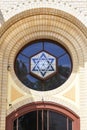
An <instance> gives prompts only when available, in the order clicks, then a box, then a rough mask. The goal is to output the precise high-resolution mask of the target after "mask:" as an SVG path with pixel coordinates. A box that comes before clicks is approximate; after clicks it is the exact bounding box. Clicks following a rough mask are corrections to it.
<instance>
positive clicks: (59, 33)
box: [0, 8, 87, 129]
mask: <svg viewBox="0 0 87 130" xmlns="http://www.w3.org/2000/svg"><path fill="white" fill-rule="evenodd" d="M86 37H87V30H86V28H85V27H84V25H83V24H82V23H81V22H80V21H78V20H77V19H76V18H75V17H73V16H71V15H69V14H67V13H65V12H62V11H59V10H56V9H46V8H44V9H43V8H41V9H32V10H29V11H25V12H23V13H20V14H18V15H16V16H15V17H13V18H12V19H10V20H9V21H7V22H6V23H5V24H4V25H3V26H2V28H1V29H0V62H1V64H0V67H1V68H0V73H1V78H0V84H1V86H0V87H1V88H0V89H1V90H2V91H1V93H0V95H1V97H0V98H1V100H0V106H2V107H1V113H0V114H1V117H0V118H1V122H2V125H1V126H0V128H2V127H4V126H5V125H3V122H4V123H5V116H6V114H7V111H6V109H7V105H8V104H7V97H8V95H7V92H8V88H9V86H8V73H10V74H11V76H12V78H13V80H14V81H15V82H16V84H17V86H18V87H20V88H21V89H23V86H22V84H21V83H20V82H19V81H18V80H17V78H16V76H15V74H14V71H13V70H14V68H13V63H14V59H15V56H16V54H17V53H18V51H19V50H20V49H21V48H22V47H23V46H24V45H25V44H27V43H28V42H30V41H32V40H35V39H41V38H48V39H52V40H55V41H60V42H61V44H63V45H64V46H65V47H66V48H67V49H68V50H69V52H71V56H72V59H73V61H74V68H73V72H72V73H73V74H72V75H73V76H72V77H71V78H70V80H69V82H68V84H65V85H64V86H63V87H61V88H62V89H61V88H60V90H58V91H56V93H59V92H61V91H62V90H63V89H66V88H67V87H69V85H70V83H71V82H72V81H73V79H74V78H75V75H76V73H77V72H78V70H79V67H83V66H84V65H85V62H86V60H87V55H85V54H86V49H84V48H86V47H87V43H86V41H87V39H86ZM68 45H69V46H68ZM9 65H10V71H8V70H9V68H8V67H9ZM82 76H83V75H82ZM84 80H85V79H84ZM28 92H29V90H28ZM26 93H27V90H26ZM48 93H49V92H48ZM52 93H53V91H52V92H51V93H50V94H52ZM33 94H35V95H36V92H34V93H33ZM46 95H47V94H46ZM3 103H4V105H2V104H3ZM66 104H67V107H69V105H68V103H67V101H66ZM3 113H4V118H3ZM2 118H3V120H2ZM3 129H4V128H3Z"/></svg>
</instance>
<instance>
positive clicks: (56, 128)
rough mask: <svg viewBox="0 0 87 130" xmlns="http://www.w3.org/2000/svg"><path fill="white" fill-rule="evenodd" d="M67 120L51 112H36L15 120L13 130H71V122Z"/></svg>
mask: <svg viewBox="0 0 87 130" xmlns="http://www.w3.org/2000/svg"><path fill="white" fill-rule="evenodd" d="M67 118H68V117H66V116H64V115H62V114H59V113H56V112H53V111H49V110H37V111H33V112H30V113H27V114H25V115H23V116H21V117H19V118H18V119H16V120H15V121H14V124H13V130H72V120H70V119H69V118H68V120H67ZM67 121H68V122H67Z"/></svg>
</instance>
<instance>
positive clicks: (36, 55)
mask: <svg viewBox="0 0 87 130" xmlns="http://www.w3.org/2000/svg"><path fill="white" fill-rule="evenodd" d="M14 68H15V73H16V75H17V77H18V79H19V80H20V81H21V82H22V83H23V84H24V85H25V86H26V87H28V88H31V89H34V90H37V91H48V90H52V89H55V88H57V87H60V86H61V85H62V84H63V83H64V82H65V81H66V80H67V79H68V78H69V76H70V74H71V71H72V61H71V57H70V55H69V53H68V52H67V50H66V49H65V48H64V47H62V46H61V45H60V44H59V43H56V42H54V41H50V40H38V41H34V42H32V43H29V44H28V45H27V46H25V47H23V49H21V50H20V52H19V53H18V54H17V57H16V59H15V65H14ZM42 80H43V81H42Z"/></svg>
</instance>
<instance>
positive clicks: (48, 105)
mask: <svg viewBox="0 0 87 130" xmlns="http://www.w3.org/2000/svg"><path fill="white" fill-rule="evenodd" d="M41 109H45V110H47V109H48V110H52V111H55V112H57V113H61V114H63V115H65V116H67V117H69V118H71V119H72V120H73V124H72V130H80V119H79V116H78V115H76V114H75V113H74V112H72V111H71V110H69V109H68V108H66V107H64V106H62V105H58V104H54V103H52V102H33V103H30V104H27V105H24V106H22V107H20V108H18V109H17V110H15V111H13V112H12V113H11V114H10V115H8V116H7V118H6V130H12V129H13V121H14V120H15V119H16V118H18V117H20V116H22V115H24V114H27V113H29V112H31V111H35V110H41Z"/></svg>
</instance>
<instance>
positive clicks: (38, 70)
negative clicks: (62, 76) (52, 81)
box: [30, 51, 56, 79]
mask: <svg viewBox="0 0 87 130" xmlns="http://www.w3.org/2000/svg"><path fill="white" fill-rule="evenodd" d="M30 64H31V68H30V70H31V73H32V74H35V75H37V76H39V77H40V78H42V79H45V78H46V77H47V76H49V75H50V74H53V73H54V72H56V58H55V57H53V56H52V55H50V54H48V53H46V52H44V51H42V52H40V53H39V54H36V55H35V56H33V57H32V58H31V61H30Z"/></svg>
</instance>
